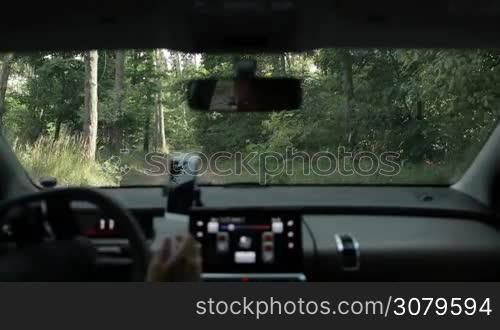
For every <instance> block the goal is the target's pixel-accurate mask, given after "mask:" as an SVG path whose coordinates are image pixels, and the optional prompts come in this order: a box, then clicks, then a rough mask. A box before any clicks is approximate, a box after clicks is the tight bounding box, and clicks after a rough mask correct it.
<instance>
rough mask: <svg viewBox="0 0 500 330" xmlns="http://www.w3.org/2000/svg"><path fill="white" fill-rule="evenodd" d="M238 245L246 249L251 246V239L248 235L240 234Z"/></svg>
mask: <svg viewBox="0 0 500 330" xmlns="http://www.w3.org/2000/svg"><path fill="white" fill-rule="evenodd" d="M238 246H239V247H240V248H242V249H245V250H248V249H250V248H251V247H252V239H251V238H250V237H248V236H241V237H240V240H239V242H238Z"/></svg>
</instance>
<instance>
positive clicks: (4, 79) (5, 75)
mask: <svg viewBox="0 0 500 330" xmlns="http://www.w3.org/2000/svg"><path fill="white" fill-rule="evenodd" d="M13 58H14V54H13V53H7V54H5V55H4V57H3V64H2V68H1V71H0V128H2V127H3V117H4V115H5V113H6V112H7V109H6V107H5V95H6V94H7V83H8V82H9V75H10V67H11V65H12V59H13Z"/></svg>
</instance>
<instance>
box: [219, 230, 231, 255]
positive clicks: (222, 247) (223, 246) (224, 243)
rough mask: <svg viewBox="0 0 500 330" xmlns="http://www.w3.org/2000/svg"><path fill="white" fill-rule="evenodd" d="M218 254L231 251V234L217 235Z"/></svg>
mask: <svg viewBox="0 0 500 330" xmlns="http://www.w3.org/2000/svg"><path fill="white" fill-rule="evenodd" d="M216 245H217V252H219V253H226V252H228V251H229V234H228V233H225V232H219V233H217V243H216Z"/></svg>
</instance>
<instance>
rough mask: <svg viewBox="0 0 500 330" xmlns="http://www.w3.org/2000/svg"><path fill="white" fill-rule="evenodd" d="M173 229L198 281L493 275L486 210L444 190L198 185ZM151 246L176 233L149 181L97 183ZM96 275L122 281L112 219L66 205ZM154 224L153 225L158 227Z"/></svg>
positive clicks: (494, 254) (121, 244) (498, 266)
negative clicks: (197, 245) (189, 243)
mask: <svg viewBox="0 0 500 330" xmlns="http://www.w3.org/2000/svg"><path fill="white" fill-rule="evenodd" d="M199 190H200V196H201V205H199V206H197V207H194V208H193V209H192V210H191V212H190V214H188V215H184V218H183V219H184V220H182V221H184V224H182V223H181V224H180V226H181V227H183V229H182V230H185V231H186V230H189V231H190V232H191V233H192V234H193V236H195V237H196V238H197V239H198V240H199V241H200V242H201V243H202V254H203V260H204V263H203V268H204V274H203V279H204V280H206V281H422V280H428V281H480V280H481V281H482V280H498V279H499V278H500V272H499V271H500V233H499V232H498V225H497V224H498V222H497V216H496V213H495V212H493V211H492V210H490V209H488V208H487V207H485V206H484V205H482V204H480V203H478V202H477V201H475V200H474V199H472V198H470V197H468V196H467V195H465V194H463V193H460V192H458V191H455V190H453V189H451V188H449V187H404V186H401V187H399V186H397V187H376V186H375V187H374V186H344V187H338V186H335V187H334V186H255V187H254V186H250V187H247V186H200V187H199ZM102 192H104V193H105V194H109V195H110V196H112V197H113V198H115V199H117V200H118V201H120V202H121V203H122V204H123V205H125V206H126V207H127V208H129V209H130V210H131V211H132V212H133V214H134V215H135V216H136V218H137V220H138V221H139V223H140V225H141V227H142V229H143V230H144V233H145V234H146V236H147V238H148V240H149V241H150V242H151V245H152V246H153V245H154V244H156V243H155V242H157V241H158V240H159V239H161V238H162V236H164V235H169V234H173V233H174V232H178V231H179V228H178V227H179V220H178V219H176V216H175V215H172V214H170V213H168V212H166V211H167V210H166V205H167V200H168V196H165V193H164V190H163V189H162V188H158V187H122V188H105V189H102ZM72 208H73V209H74V211H75V213H76V214H77V217H78V221H79V223H80V225H81V227H82V228H83V232H84V233H85V235H87V236H88V237H90V238H91V239H92V241H93V242H94V244H95V246H96V248H97V251H98V254H99V259H98V261H99V271H100V273H99V274H100V278H99V279H100V280H104V281H105V280H112V281H116V280H124V281H125V280H129V279H130V271H131V259H130V255H129V251H128V244H127V240H126V239H125V238H124V235H123V233H122V232H121V229H120V226H119V224H116V223H114V221H113V219H107V218H105V217H103V216H101V215H100V214H99V213H98V211H97V210H96V209H95V208H94V207H92V206H91V205H89V204H85V203H74V204H73V205H72ZM159 228H161V229H159Z"/></svg>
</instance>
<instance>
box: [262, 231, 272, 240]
mask: <svg viewBox="0 0 500 330" xmlns="http://www.w3.org/2000/svg"><path fill="white" fill-rule="evenodd" d="M273 239H274V235H273V233H272V232H270V231H266V232H265V233H263V234H262V241H263V242H272V241H273Z"/></svg>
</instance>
